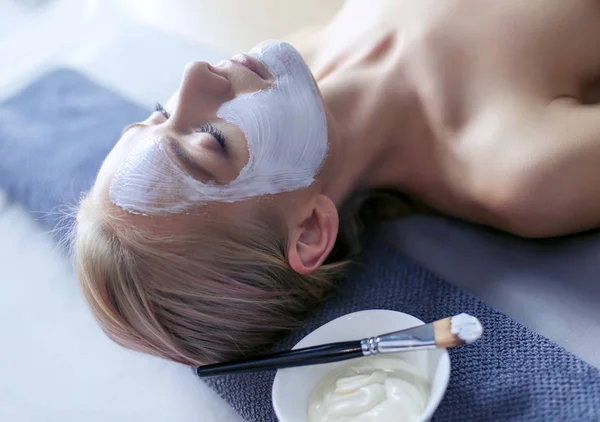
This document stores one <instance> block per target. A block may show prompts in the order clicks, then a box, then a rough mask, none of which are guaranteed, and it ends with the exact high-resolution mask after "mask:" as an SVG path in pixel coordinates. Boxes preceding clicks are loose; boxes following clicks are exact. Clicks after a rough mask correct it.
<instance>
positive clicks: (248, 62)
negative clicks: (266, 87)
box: [231, 54, 268, 79]
mask: <svg viewBox="0 0 600 422" xmlns="http://www.w3.org/2000/svg"><path fill="white" fill-rule="evenodd" d="M231 60H232V61H235V62H237V63H239V64H241V65H242V66H244V67H246V68H247V69H249V70H250V71H252V72H254V73H256V74H257V75H258V76H260V77H261V78H262V79H267V77H268V75H266V73H267V70H266V68H265V67H264V65H263V64H262V63H260V62H259V61H258V60H256V59H254V58H252V57H250V56H247V55H246V54H236V55H235V56H233V57H232V58H231Z"/></svg>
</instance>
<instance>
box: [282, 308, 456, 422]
mask: <svg viewBox="0 0 600 422" xmlns="http://www.w3.org/2000/svg"><path fill="white" fill-rule="evenodd" d="M422 324H423V321H421V320H419V319H418V318H415V317H413V316H412V315H408V314H405V313H402V312H396V311H388V310H368V311H360V312H354V313H351V314H347V315H344V316H341V317H339V318H337V319H334V320H333V321H330V322H328V323H327V324H324V325H322V326H321V327H319V328H318V329H316V330H314V331H313V332H311V333H310V334H309V335H307V336H306V337H304V338H303V339H302V340H301V341H300V342H299V343H298V344H296V345H295V346H294V349H299V348H303V347H309V346H315V345H319V344H326V343H333V342H338V341H348V340H360V339H361V338H365V337H372V336H377V335H381V334H384V333H389V332H392V331H399V330H404V329H406V328H411V327H414V326H417V325H422ZM390 359H392V360H390ZM363 375H366V377H363ZM371 375H373V377H371ZM353 376H358V378H352V377H353ZM449 377H450V358H449V356H448V352H447V351H446V350H445V349H433V350H421V351H411V352H405V353H397V354H393V355H392V354H388V355H384V354H381V355H376V356H369V357H364V358H358V359H351V360H346V361H341V362H334V363H328V364H323V365H311V366H304V367H298V368H287V369H281V370H279V371H277V374H276V375H275V380H274V382H273V391H272V400H273V408H274V409H275V414H276V415H277V418H278V419H279V421H280V422H313V421H319V422H324V421H327V422H334V421H335V422H360V421H364V422H367V421H382V422H386V419H383V417H384V416H383V414H385V413H388V414H390V413H394V417H395V418H394V419H391V420H393V421H403V420H409V421H416V422H425V421H428V420H429V419H430V418H431V416H432V415H433V413H434V412H435V409H436V408H437V406H438V405H439V403H440V401H441V399H442V397H443V395H444V392H445V391H446V387H447V385H448V380H449ZM423 390H424V391H423ZM327 394H329V397H328V398H326V396H327ZM345 394H349V395H345ZM348 399H349V400H348ZM396 402H401V404H402V409H403V410H402V411H398V410H397V407H396V406H397V404H398V403H396ZM316 403H320V404H321V407H320V409H321V410H317V409H316V406H315V405H316ZM423 403H424V404H423ZM311 406H313V407H315V408H314V409H313V410H311ZM388 409H396V410H388ZM322 410H326V411H325V412H322ZM320 412H321V413H320ZM377 412H379V413H381V414H380V415H379V416H377V417H376V418H373V416H370V415H373V414H376V413H377ZM323 414H325V415H326V416H327V415H328V416H327V417H328V418H329V419H322V417H323ZM404 414H407V415H409V416H408V417H409V418H408V419H406V418H405V419H401V418H402V417H404V416H403V415H404ZM309 415H310V416H309ZM415 415H416V416H415ZM319 417H321V419H318V418H319ZM310 418H312V419H310ZM315 418H317V419H315ZM411 418H412V419H411Z"/></svg>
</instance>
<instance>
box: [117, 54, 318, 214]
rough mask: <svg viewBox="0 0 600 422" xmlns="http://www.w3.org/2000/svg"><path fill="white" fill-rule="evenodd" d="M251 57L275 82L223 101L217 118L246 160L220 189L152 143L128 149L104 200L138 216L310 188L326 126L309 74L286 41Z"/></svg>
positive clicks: (174, 211) (183, 210)
mask: <svg viewBox="0 0 600 422" xmlns="http://www.w3.org/2000/svg"><path fill="white" fill-rule="evenodd" d="M250 55H251V56H253V57H255V58H256V59H258V60H260V61H261V62H262V63H263V64H265V66H266V67H267V69H268V70H269V71H270V72H271V74H272V75H273V76H274V77H275V83H274V85H273V87H271V88H269V89H265V90H262V91H258V92H255V93H251V94H245V95H241V96H238V97H236V98H234V99H233V100H231V101H229V102H227V103H225V104H223V105H222V106H221V108H220V109H219V110H218V112H217V117H219V118H221V119H223V120H225V121H227V122H229V123H231V124H233V125H236V126H237V127H239V128H240V130H241V131H242V132H243V133H244V135H245V137H246V139H247V141H248V149H249V160H248V163H247V164H246V166H244V168H243V169H242V170H241V172H240V174H239V176H238V177H237V178H236V179H235V180H233V181H232V182H230V183H228V184H226V185H216V184H212V183H201V182H199V181H197V180H195V179H193V178H192V177H190V176H189V175H187V174H186V173H184V172H183V171H182V170H181V169H180V168H179V167H178V166H177V165H176V164H175V163H174V162H173V161H172V160H171V159H170V157H169V155H168V154H167V153H166V151H165V149H164V146H162V145H161V142H160V141H158V140H148V141H146V142H145V143H144V142H143V143H141V144H140V145H139V146H138V147H136V148H135V150H134V152H133V153H132V154H131V156H130V158H129V159H128V160H127V161H126V162H125V163H124V165H123V166H122V168H121V169H120V170H119V171H118V172H117V175H116V176H115V178H114V179H113V181H112V183H111V187H110V199H111V201H112V202H113V203H115V204H116V205H118V206H120V207H121V208H123V209H125V210H127V211H129V212H132V213H141V214H162V213H176V212H185V211H187V210H189V209H191V208H193V207H194V206H197V205H201V204H203V203H207V202H211V201H221V202H235V201H239V200H243V199H248V198H252V197H256V196H260V195H267V194H277V193H281V192H289V191H294V190H298V189H302V188H305V187H307V186H310V185H311V184H312V183H313V182H314V177H315V175H316V173H317V171H318V170H319V168H320V167H321V165H322V164H323V161H324V160H325V157H326V155H327V148H328V142H327V121H326V117H325V111H324V108H323V104H322V101H321V98H320V96H319V93H318V91H317V88H316V86H315V83H314V81H313V79H312V74H311V73H310V70H309V68H308V66H307V65H306V63H305V62H304V60H303V59H302V57H301V56H300V54H299V53H298V52H297V51H296V50H295V49H294V48H293V47H292V46H290V45H289V44H286V43H280V42H274V43H268V44H264V45H263V46H261V47H260V48H259V49H257V50H253V51H251V52H250Z"/></svg>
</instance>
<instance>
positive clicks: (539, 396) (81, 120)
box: [0, 71, 600, 422]
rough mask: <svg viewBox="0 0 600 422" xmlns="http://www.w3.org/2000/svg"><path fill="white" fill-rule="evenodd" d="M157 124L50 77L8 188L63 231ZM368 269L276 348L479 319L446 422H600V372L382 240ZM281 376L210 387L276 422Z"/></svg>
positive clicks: (6, 121) (458, 354)
mask: <svg viewBox="0 0 600 422" xmlns="http://www.w3.org/2000/svg"><path fill="white" fill-rule="evenodd" d="M146 114H147V111H145V110H142V109H140V108H139V107H137V106H135V105H133V104H131V103H130V102H128V101H127V100H125V99H123V98H121V97H119V96H118V95H115V94H114V93H111V92H110V91H109V90H107V89H106V88H104V87H102V86H98V85H96V84H94V83H92V82H90V81H89V80H87V79H86V78H84V77H82V76H81V75H79V74H77V73H75V72H72V71H57V72H54V73H52V74H49V75H47V76H45V77H43V78H41V79H40V80H38V81H37V82H35V83H34V84H32V85H31V86H29V87H28V88H26V89H24V90H23V91H21V92H20V93H18V94H17V95H16V96H15V97H13V98H11V99H9V100H7V101H5V102H4V103H2V104H0V186H1V187H2V188H3V189H5V190H6V191H7V192H8V194H9V198H10V199H12V200H14V201H17V202H20V203H22V204H24V205H25V207H26V208H27V209H29V210H30V211H31V212H32V214H33V215H34V217H37V218H38V219H39V220H40V222H41V223H42V224H43V225H44V226H45V227H47V228H54V227H55V226H56V224H57V223H58V221H59V217H60V214H59V213H58V212H57V210H59V209H61V208H62V207H64V206H65V205H70V204H72V203H73V202H74V201H75V200H76V199H77V198H78V197H79V194H80V193H81V192H82V191H84V190H85V189H87V188H89V186H90V185H91V183H92V181H93V178H94V176H95V174H96V172H97V170H98V168H99V167H100V164H101V162H102V160H103V159H104V157H105V155H106V153H107V152H108V151H109V150H110V148H111V147H112V145H113V144H114V142H115V141H116V139H117V138H118V137H119V133H120V131H121V129H122V128H123V126H125V125H126V124H128V123H131V122H133V121H135V120H138V119H141V118H144V117H145V116H146ZM448 247H452V245H448ZM363 264H364V265H362V266H361V267H360V268H358V269H357V270H356V271H354V272H353V274H352V275H351V276H350V277H349V278H348V280H346V281H345V282H344V283H343V284H342V285H341V286H340V289H339V291H338V292H337V294H336V295H335V296H334V297H333V298H332V299H331V300H329V301H328V302H326V303H325V304H324V305H323V306H322V307H320V308H319V309H318V311H317V313H316V314H315V316H314V317H313V318H312V320H311V321H310V323H309V324H308V326H307V327H306V328H305V329H304V330H301V331H299V332H297V333H294V334H293V335H290V336H288V337H286V338H285V339H283V340H282V342H281V343H280V344H279V345H278V346H277V348H287V347H290V346H291V345H293V344H294V343H295V342H296V341H297V340H298V339H299V338H301V337H302V336H303V335H304V334H306V333H307V332H308V331H310V330H312V329H314V328H316V327H317V326H319V325H321V324H323V323H325V322H327V321H329V320H331V319H333V318H336V317H338V316H340V315H343V314H345V313H348V312H352V311H356V310H361V309H373V308H385V309H396V310H401V311H404V312H407V313H410V314H413V315H415V316H417V317H419V318H421V319H423V320H425V321H433V320H435V319H438V318H442V317H446V316H449V315H453V314H456V313H459V312H469V313H472V314H474V315H476V316H478V317H479V318H480V320H481V321H482V323H483V324H484V326H485V329H486V331H485V335H484V337H483V338H482V340H480V341H479V342H477V343H475V344H473V345H470V346H468V347H464V346H463V347H460V348H457V349H455V350H452V351H451V360H452V375H451V379H450V384H449V387H448V391H447V393H446V396H445V398H444V400H443V402H442V404H441V406H440V408H439V410H438V412H437V413H436V415H435V420H439V421H495V420H497V421H600V371H598V370H597V369H595V368H593V367H591V366H590V365H588V364H586V363H584V362H583V361H581V360H580V359H578V358H577V357H575V356H573V355H572V354H569V353H568V352H566V351H565V350H563V349H562V348H560V347H558V346H556V345H555V344H553V343H552V342H550V341H549V340H547V339H545V338H544V337H541V336H539V335H537V334H536V333H534V332H532V331H530V330H529V329H527V328H526V327H524V326H522V325H520V324H519V323H517V322H515V321H513V320H512V319H510V318H508V317H507V316H505V315H503V314H501V313H499V312H497V311H495V310H493V309H491V308H489V307H488V306H487V305H486V304H485V303H483V302H481V301H480V300H478V299H477V298H475V297H472V296H470V295H468V294H466V293H465V292H463V291H461V290H459V289H457V288H456V287H454V286H452V285H450V284H448V283H446V282H445V281H443V280H440V279H439V278H437V277H435V276H434V275H432V274H431V273H430V272H428V271H427V270H425V269H423V268H422V267H420V266H418V265H416V264H415V263H414V262H412V261H410V260H408V259H407V258H405V257H404V256H401V255H399V254H398V253H397V252H396V251H395V250H394V249H393V248H392V247H390V246H389V245H387V244H386V243H385V242H383V241H382V240H379V239H378V238H377V237H371V238H370V239H369V242H368V243H367V247H366V253H365V256H364V262H363ZM548 312H552V310H551V309H549V310H548ZM540 317H543V316H540ZM273 376H274V374H273V373H272V372H269V373H256V374H245V375H237V376H226V377H221V378H213V379H210V380H209V381H208V384H209V385H210V386H211V387H212V388H214V389H215V390H216V391H217V392H218V393H219V394H221V395H222V396H223V397H224V398H225V399H226V400H227V401H228V402H229V403H230V404H231V405H232V406H233V407H234V408H235V409H237V411H238V412H239V413H240V414H241V415H242V416H243V417H244V418H246V419H247V420H248V421H250V422H268V421H274V420H275V416H274V413H273V410H272V408H271V402H270V393H271V383H272V379H273ZM199 382H200V381H199Z"/></svg>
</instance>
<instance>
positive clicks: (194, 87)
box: [171, 61, 233, 130]
mask: <svg viewBox="0 0 600 422" xmlns="http://www.w3.org/2000/svg"><path fill="white" fill-rule="evenodd" d="M231 99H233V90H232V85H231V83H230V81H229V80H228V79H227V78H226V77H225V76H224V75H221V74H219V73H217V71H216V69H215V68H213V67H212V66H211V65H210V64H208V63H206V62H203V61H195V62H191V63H188V64H187V65H186V67H185V70H184V72H183V78H182V80H181V85H180V87H179V95H178V98H177V103H176V107H175V109H174V110H173V112H172V113H171V115H172V117H171V123H172V124H173V125H174V126H181V127H182V130H185V129H183V127H184V126H188V125H198V124H202V123H204V122H206V121H207V118H212V119H214V117H215V115H216V112H217V110H218V108H219V107H220V106H221V105H222V104H223V103H224V102H226V101H229V100H231Z"/></svg>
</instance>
